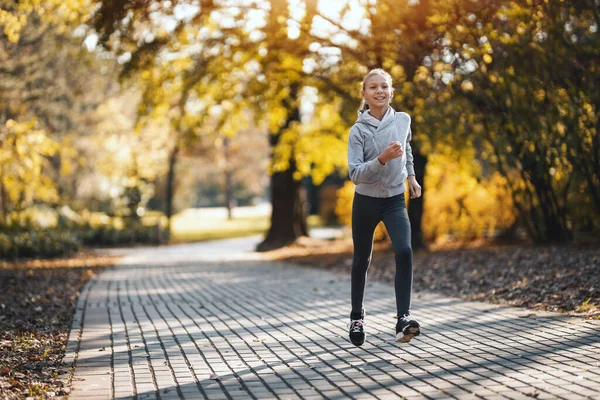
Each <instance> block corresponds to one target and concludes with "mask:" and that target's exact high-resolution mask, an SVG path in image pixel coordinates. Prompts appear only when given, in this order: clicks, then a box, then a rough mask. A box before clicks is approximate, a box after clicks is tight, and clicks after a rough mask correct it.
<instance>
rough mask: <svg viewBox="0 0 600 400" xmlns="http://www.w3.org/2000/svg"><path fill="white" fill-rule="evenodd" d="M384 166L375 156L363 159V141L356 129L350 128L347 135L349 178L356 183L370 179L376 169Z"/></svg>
mask: <svg viewBox="0 0 600 400" xmlns="http://www.w3.org/2000/svg"><path fill="white" fill-rule="evenodd" d="M383 168H385V165H382V164H381V163H380V162H379V160H378V159H377V157H375V158H373V159H372V160H368V161H365V160H364V141H363V137H362V135H360V133H359V132H358V130H356V129H354V128H352V129H350V136H349V137H348V172H349V175H350V180H351V181H352V182H353V183H354V184H355V185H358V184H359V183H363V182H366V181H368V180H370V179H371V178H372V177H373V176H374V175H375V174H376V173H377V172H378V171H380V170H381V169H383Z"/></svg>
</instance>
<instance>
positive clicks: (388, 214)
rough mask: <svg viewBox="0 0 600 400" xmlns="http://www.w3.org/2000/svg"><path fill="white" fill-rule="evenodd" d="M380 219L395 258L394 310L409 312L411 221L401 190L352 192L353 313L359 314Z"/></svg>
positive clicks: (399, 312)
mask: <svg viewBox="0 0 600 400" xmlns="http://www.w3.org/2000/svg"><path fill="white" fill-rule="evenodd" d="M380 221H383V223H384V224H385V227H386V229H387V231H388V234H389V236H390V239H391V241H392V246H393V247H394V253H395V258H396V280H395V285H394V287H395V289H396V310H397V312H398V315H399V316H401V315H404V314H408V312H409V309H410V295H411V290H412V248H411V245H410V221H409V220H408V213H407V211H406V203H404V193H402V194H399V195H397V196H393V197H388V198H377V197H370V196H364V195H362V194H359V193H354V201H353V203H352V240H353V241H354V259H353V261H352V315H353V316H358V315H360V313H361V310H362V307H363V299H364V295H365V282H366V280H367V269H368V268H369V264H370V263H371V256H372V253H373V234H374V233H375V228H376V227H377V224H379V222H380Z"/></svg>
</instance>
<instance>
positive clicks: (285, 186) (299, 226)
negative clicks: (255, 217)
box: [256, 168, 308, 251]
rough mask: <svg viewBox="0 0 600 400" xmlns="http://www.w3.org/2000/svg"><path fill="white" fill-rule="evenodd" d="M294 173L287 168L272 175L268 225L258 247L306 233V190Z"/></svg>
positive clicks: (272, 245) (266, 247)
mask: <svg viewBox="0 0 600 400" xmlns="http://www.w3.org/2000/svg"><path fill="white" fill-rule="evenodd" d="M293 174H294V169H292V168H289V169H288V170H286V171H282V172H276V173H274V174H273V175H272V176H271V204H272V206H273V211H272V213H271V227H270V228H269V232H268V233H267V237H266V238H265V240H264V241H263V242H262V243H260V244H259V245H258V247H257V248H256V249H257V250H258V251H269V250H273V249H277V248H280V247H283V246H286V245H288V244H290V243H293V242H294V241H295V240H296V239H297V238H299V237H300V236H308V225H307V223H306V190H305V188H304V187H303V186H302V182H301V181H297V180H295V179H294V177H293Z"/></svg>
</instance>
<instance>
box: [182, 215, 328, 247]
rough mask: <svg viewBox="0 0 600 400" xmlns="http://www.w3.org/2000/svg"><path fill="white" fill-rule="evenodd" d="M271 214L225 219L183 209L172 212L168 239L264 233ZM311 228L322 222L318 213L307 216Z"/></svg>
mask: <svg viewBox="0 0 600 400" xmlns="http://www.w3.org/2000/svg"><path fill="white" fill-rule="evenodd" d="M270 218H271V217H270V215H244V216H235V215H234V217H233V218H232V219H227V217H226V216H224V215H220V214H207V213H205V214H201V213H194V212H189V211H183V212H181V213H179V214H176V215H174V216H173V219H172V222H171V242H172V243H183V242H199V241H206V240H217V239H225V238H235V237H243V236H252V235H258V234H265V233H266V232H267V230H268V229H269V226H270V223H271V221H270ZM308 226H309V227H311V228H315V227H319V226H323V224H322V222H321V218H320V217H319V216H317V215H311V216H310V217H308Z"/></svg>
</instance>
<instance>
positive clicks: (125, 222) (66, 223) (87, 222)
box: [0, 209, 166, 259]
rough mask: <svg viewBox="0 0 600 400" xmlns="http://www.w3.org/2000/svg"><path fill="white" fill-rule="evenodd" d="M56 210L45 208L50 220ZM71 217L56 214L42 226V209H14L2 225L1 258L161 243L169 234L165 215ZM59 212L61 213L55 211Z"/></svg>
mask: <svg viewBox="0 0 600 400" xmlns="http://www.w3.org/2000/svg"><path fill="white" fill-rule="evenodd" d="M52 211H53V210H49V211H48V210H44V212H45V213H46V214H48V215H46V216H45V220H46V221H50V220H52V218H51V217H53V215H50V214H51V213H52ZM69 212H70V213H71V214H73V215H69V216H68V218H67V217H64V216H63V214H64V213H61V214H60V215H58V216H56V215H54V222H52V221H50V223H46V224H45V225H44V226H42V225H41V224H40V223H38V222H39V221H40V220H41V219H40V218H39V216H40V211H39V210H33V209H30V210H24V211H21V212H19V213H16V212H15V213H11V215H10V216H9V218H5V219H4V220H3V221H2V224H1V225H0V228H1V233H0V259H17V258H50V257H59V256H65V255H69V254H72V253H73V252H75V251H77V250H79V249H80V248H81V247H82V246H89V247H104V246H127V245H133V244H160V243H162V242H163V241H165V239H166V237H165V234H164V230H163V229H162V223H161V221H162V220H161V217H160V216H157V215H154V216H152V218H151V219H148V220H142V219H123V218H120V217H110V216H107V215H105V214H98V213H96V214H94V215H92V213H84V214H83V215H79V214H77V213H75V212H74V211H69ZM54 213H55V214H58V213H56V212H55V211H54Z"/></svg>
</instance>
